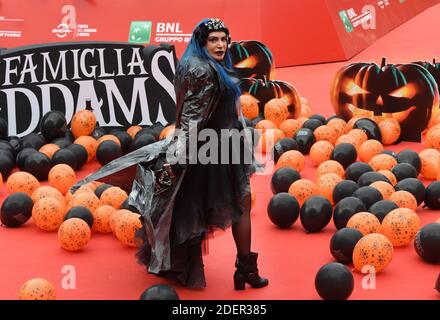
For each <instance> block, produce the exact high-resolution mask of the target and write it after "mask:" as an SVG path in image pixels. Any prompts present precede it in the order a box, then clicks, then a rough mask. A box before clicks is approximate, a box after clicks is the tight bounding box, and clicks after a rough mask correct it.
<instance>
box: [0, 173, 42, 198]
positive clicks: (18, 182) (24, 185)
mask: <svg viewBox="0 0 440 320" xmlns="http://www.w3.org/2000/svg"><path fill="white" fill-rule="evenodd" d="M39 186H40V182H39V181H38V180H37V178H35V177H34V176H33V175H31V174H30V173H28V172H24V171H18V172H14V173H13V174H11V175H10V176H9V178H8V180H6V188H7V189H8V192H9V193H14V192H24V193H27V194H28V195H29V196H32V193H33V192H34V191H35V190H37V188H38V187H39Z"/></svg>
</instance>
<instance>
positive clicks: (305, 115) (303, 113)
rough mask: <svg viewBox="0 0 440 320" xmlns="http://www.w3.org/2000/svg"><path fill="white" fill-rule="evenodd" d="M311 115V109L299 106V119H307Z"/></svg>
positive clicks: (302, 105)
mask: <svg viewBox="0 0 440 320" xmlns="http://www.w3.org/2000/svg"><path fill="white" fill-rule="evenodd" d="M312 114H313V111H312V108H310V106H309V105H307V104H301V112H300V113H299V116H300V117H301V118H309V117H310V116H311V115H312Z"/></svg>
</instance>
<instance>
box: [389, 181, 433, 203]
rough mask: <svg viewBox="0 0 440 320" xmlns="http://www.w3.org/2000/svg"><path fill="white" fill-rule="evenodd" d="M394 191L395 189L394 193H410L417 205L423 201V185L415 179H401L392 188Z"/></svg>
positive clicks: (424, 193) (424, 191)
mask: <svg viewBox="0 0 440 320" xmlns="http://www.w3.org/2000/svg"><path fill="white" fill-rule="evenodd" d="M394 189H396V191H400V190H404V191H408V192H409V193H411V194H412V195H413V196H414V197H415V198H416V200H417V205H420V204H421V203H422V202H423V201H424V200H425V195H426V188H425V185H424V184H423V183H422V181H420V180H419V179H417V178H406V179H403V180H401V181H399V182H398V183H397V184H396V185H395V186H394Z"/></svg>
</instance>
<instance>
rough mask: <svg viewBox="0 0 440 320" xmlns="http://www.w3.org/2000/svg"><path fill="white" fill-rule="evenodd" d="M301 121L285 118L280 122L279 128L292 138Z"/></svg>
mask: <svg viewBox="0 0 440 320" xmlns="http://www.w3.org/2000/svg"><path fill="white" fill-rule="evenodd" d="M301 126H302V125H301V123H300V122H299V121H298V120H296V119H287V120H284V121H283V122H281V124H280V130H281V131H283V132H284V135H285V136H286V137H288V138H293V136H294V135H295V133H296V132H297V131H298V130H299V129H300V128H301Z"/></svg>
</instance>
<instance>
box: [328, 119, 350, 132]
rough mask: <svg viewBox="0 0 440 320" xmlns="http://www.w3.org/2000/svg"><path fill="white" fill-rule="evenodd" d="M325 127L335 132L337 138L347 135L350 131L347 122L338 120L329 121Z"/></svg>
mask: <svg viewBox="0 0 440 320" xmlns="http://www.w3.org/2000/svg"><path fill="white" fill-rule="evenodd" d="M327 125H328V126H329V127H331V128H333V129H334V130H335V131H336V135H337V137H340V136H342V135H344V134H347V133H348V132H349V131H350V129H351V128H350V127H349V126H348V124H347V122H345V121H344V120H343V119H339V118H334V119H331V120H330V121H329V122H327Z"/></svg>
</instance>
